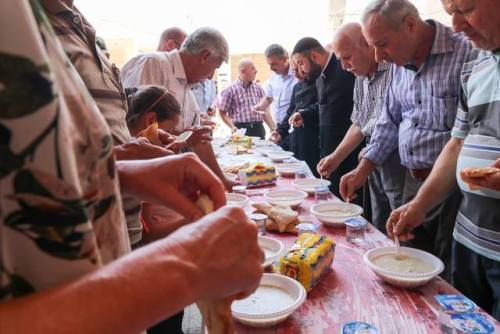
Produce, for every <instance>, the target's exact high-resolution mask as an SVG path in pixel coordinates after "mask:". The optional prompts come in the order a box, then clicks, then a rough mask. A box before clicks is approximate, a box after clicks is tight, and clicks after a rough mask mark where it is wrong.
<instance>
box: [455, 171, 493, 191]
mask: <svg viewBox="0 0 500 334" xmlns="http://www.w3.org/2000/svg"><path fill="white" fill-rule="evenodd" d="M496 173H500V168H497V167H492V166H488V167H482V168H479V167H467V168H464V169H462V170H461V171H460V178H461V179H462V181H464V182H465V183H467V185H468V186H469V188H470V190H478V189H481V188H482V187H481V186H479V185H477V184H476V182H477V179H478V178H482V177H485V176H488V175H492V174H496Z"/></svg>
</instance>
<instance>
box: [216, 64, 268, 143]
mask: <svg viewBox="0 0 500 334" xmlns="http://www.w3.org/2000/svg"><path fill="white" fill-rule="evenodd" d="M256 74H257V70H256V69H255V65H254V63H253V61H252V60H251V59H248V58H243V59H241V60H240V61H239V62H238V79H236V80H235V81H233V82H232V83H231V84H230V85H229V86H227V87H226V88H225V89H224V90H223V91H222V92H221V93H220V96H219V98H218V101H217V107H218V108H219V112H220V115H221V118H222V120H223V121H224V123H226V125H227V126H228V127H229V128H230V129H231V132H235V131H236V130H238V129H246V135H247V136H257V137H260V138H262V139H264V137H265V135H266V130H265V129H264V125H263V124H262V121H263V120H265V121H266V123H267V125H268V126H269V128H270V129H271V131H274V130H275V129H276V126H275V124H274V121H273V120H272V118H271V117H270V115H269V113H265V114H262V113H256V112H254V111H252V106H254V105H255V104H257V103H258V102H259V101H260V100H261V99H262V98H263V97H264V90H263V89H262V87H261V86H259V85H258V84H257V83H256V82H255V75H256Z"/></svg>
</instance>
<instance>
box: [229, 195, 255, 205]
mask: <svg viewBox="0 0 500 334" xmlns="http://www.w3.org/2000/svg"><path fill="white" fill-rule="evenodd" d="M226 202H227V205H229V206H237V207H240V208H243V207H245V206H246V205H247V204H248V203H249V202H250V198H249V197H248V196H246V195H243V194H235V193H227V194H226Z"/></svg>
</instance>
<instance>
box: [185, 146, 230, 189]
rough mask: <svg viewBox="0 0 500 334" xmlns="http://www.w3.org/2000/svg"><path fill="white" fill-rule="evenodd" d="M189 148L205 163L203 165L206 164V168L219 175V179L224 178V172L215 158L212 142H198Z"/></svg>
mask: <svg viewBox="0 0 500 334" xmlns="http://www.w3.org/2000/svg"><path fill="white" fill-rule="evenodd" d="M191 150H192V151H193V152H194V153H195V154H196V155H197V156H198V158H200V160H201V161H202V162H203V163H205V165H207V166H208V168H210V170H211V171H212V172H214V174H215V175H217V176H218V177H219V179H220V180H225V177H224V172H223V171H222V169H221V168H220V166H219V163H218V162H217V159H216V158H215V152H214V149H213V147H212V144H210V143H208V142H199V143H197V144H196V145H193V146H192V147H191Z"/></svg>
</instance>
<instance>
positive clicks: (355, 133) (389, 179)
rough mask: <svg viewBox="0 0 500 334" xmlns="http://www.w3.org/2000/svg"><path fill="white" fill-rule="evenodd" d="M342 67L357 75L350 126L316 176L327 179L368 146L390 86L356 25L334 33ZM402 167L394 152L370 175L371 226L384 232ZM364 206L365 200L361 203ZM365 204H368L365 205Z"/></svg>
mask: <svg viewBox="0 0 500 334" xmlns="http://www.w3.org/2000/svg"><path fill="white" fill-rule="evenodd" d="M331 45H332V49H333V52H334V53H335V55H336V56H337V57H338V58H339V59H340V60H341V62H342V68H343V69H344V70H346V71H350V72H352V73H354V75H356V76H357V78H356V84H355V86H354V108H353V112H352V115H351V121H352V125H351V127H350V128H349V130H348V131H347V134H346V136H345V137H344V139H343V140H342V142H341V143H340V144H339V146H338V147H337V148H336V149H335V151H334V152H333V153H331V154H330V155H328V156H326V157H325V158H323V159H322V160H321V161H320V162H319V164H318V166H317V169H318V173H320V174H321V175H324V176H326V177H328V176H329V175H330V174H331V173H332V172H333V171H334V170H335V169H337V166H339V164H340V163H341V162H342V161H344V159H345V158H346V157H347V156H348V155H349V154H350V153H351V152H352V151H353V150H355V149H356V147H358V146H359V145H360V144H361V143H362V142H363V140H364V139H365V138H366V141H367V143H368V144H369V142H370V138H371V134H372V132H373V128H374V127H375V123H376V122H377V120H378V119H379V117H380V113H381V111H382V108H383V104H384V98H385V93H386V90H387V87H388V86H389V84H390V75H389V74H390V73H389V72H390V71H389V67H390V65H389V64H388V63H386V62H383V61H382V62H377V61H376V60H375V50H374V49H373V48H372V47H371V46H369V45H368V43H366V40H365V38H364V36H363V32H362V30H361V25H360V24H359V23H347V24H344V25H343V26H342V27H340V28H339V30H337V32H336V34H335V37H334V39H333V42H332V44H331ZM404 175H405V168H404V167H402V166H401V162H400V159H399V154H398V152H397V150H394V151H393V152H392V153H391V155H390V156H389V158H388V159H387V160H386V161H385V162H384V163H383V164H381V165H380V166H377V168H376V169H375V170H374V171H373V172H372V173H371V174H370V177H369V179H368V180H369V184H370V187H369V188H370V190H369V191H370V196H369V197H370V200H371V212H372V223H373V224H374V225H375V226H376V227H377V228H378V229H379V230H380V231H382V232H385V223H386V221H387V218H389V214H390V213H391V210H392V209H395V208H397V207H399V206H400V205H401V204H402V202H401V201H402V196H403V186H404ZM364 202H365V203H367V201H365V200H364ZM367 204H368V203H367Z"/></svg>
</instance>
